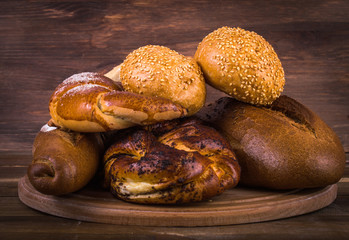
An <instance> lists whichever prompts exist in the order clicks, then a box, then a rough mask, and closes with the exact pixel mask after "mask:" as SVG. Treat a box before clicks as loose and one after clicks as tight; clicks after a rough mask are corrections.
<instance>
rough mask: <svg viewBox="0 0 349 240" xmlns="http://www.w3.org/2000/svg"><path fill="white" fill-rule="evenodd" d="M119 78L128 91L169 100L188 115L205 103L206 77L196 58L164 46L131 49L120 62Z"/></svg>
mask: <svg viewBox="0 0 349 240" xmlns="http://www.w3.org/2000/svg"><path fill="white" fill-rule="evenodd" d="M114 75H115V74H114ZM120 80H121V82H122V85H123V87H124V88H125V90H126V91H129V92H134V93H139V94H143V95H145V96H158V97H163V98H166V99H169V100H171V101H173V102H174V103H177V104H179V105H181V106H182V107H184V108H186V109H187V110H188V115H193V114H194V113H196V112H197V111H199V110H200V109H201V108H202V107H203V105H204V104H205V99H206V86H205V79H204V77H203V75H202V72H201V69H200V67H199V66H198V64H197V63H196V61H195V60H194V59H193V58H191V57H185V56H183V55H181V54H179V53H177V52H176V51H173V50H171V49H169V48H167V47H164V46H157V45H147V46H144V47H140V48H138V49H136V50H134V51H133V52H131V53H130V54H129V55H128V56H127V57H126V59H125V61H124V62H123V63H122V64H121V68H120Z"/></svg>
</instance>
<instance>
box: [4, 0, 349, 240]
mask: <svg viewBox="0 0 349 240" xmlns="http://www.w3.org/2000/svg"><path fill="white" fill-rule="evenodd" d="M348 12H349V2H348V1H346V0H320V1H315V0H310V1H301V0H291V1H281V0H280V1H258V0H245V1H239V0H238V1H235V0H234V1H230V0H218V1H209V0H193V1H187V0H175V1H169V0H164V1H147V0H130V1H124V0H122V1H95V0H87V1H82V0H67V1H57V0H31V1H24V0H12V1H0V79H1V84H0V101H1V103H2V104H0V140H1V141H0V203H1V204H0V238H1V239H35V240H37V239H71V238H76V239H163V238H165V239H168V240H170V239H232V238H234V239H256V238H258V239H331V240H332V239H347V236H348V235H349V229H348V227H347V226H348V223H349V214H348V213H349V209H348V206H349V184H348V182H349V181H348V177H349V175H348V173H349V172H348V167H347V168H346V172H345V175H344V178H343V179H342V180H341V182H340V183H339V184H338V186H339V188H338V197H337V199H336V200H335V201H334V202H333V203H332V204H331V205H330V206H328V207H326V208H324V209H322V210H320V211H316V212H313V213H310V214H306V215H303V216H298V217H292V218H288V219H283V220H278V221H269V222H263V223H252V224H242V225H231V226H216V227H200V228H195V227H184V228H183V227H141V226H121V225H112V224H99V223H89V222H82V221H76V220H69V219H65V218H58V217H54V216H50V215H46V214H43V213H41V212H38V211H35V210H32V209H31V208H29V207H27V206H25V205H24V204H22V203H21V202H20V200H19V199H18V196H17V182H18V180H19V179H20V178H21V177H22V176H24V174H25V172H26V168H27V166H28V164H29V163H30V161H31V156H30V152H31V147H32V142H33V140H34V137H35V135H36V133H37V132H38V131H39V129H40V127H41V126H42V125H43V124H44V123H45V122H46V121H48V120H49V114H48V100H49V98H50V95H51V94H52V92H53V90H54V88H55V87H56V86H57V85H58V84H59V83H60V82H61V81H63V80H64V79H65V78H67V77H69V76H70V75H72V74H75V73H78V72H82V71H102V70H106V69H107V70H110V69H111V68H112V67H113V66H114V65H117V64H119V63H121V62H122V61H123V59H124V58H125V57H126V55H127V54H128V53H129V52H130V51H132V50H134V49H136V48H138V47H140V46H143V45H146V44H160V45H165V46H167V47H170V48H172V49H174V50H177V51H179V52H180V53H182V54H185V55H188V56H190V55H193V54H194V52H195V50H196V46H197V44H198V43H199V42H200V41H201V39H202V38H203V37H204V36H205V35H207V34H208V33H209V32H211V31H213V30H214V29H216V28H218V27H221V26H232V27H233V26H239V27H241V28H245V29H247V30H253V31H256V32H257V33H258V34H260V35H262V36H264V37H265V38H266V39H267V40H268V41H269V42H270V43H271V44H272V46H273V47H274V49H275V50H276V52H277V53H278V55H279V57H280V59H281V61H282V64H283V66H284V69H285V73H286V86H285V94H287V95H289V96H291V97H293V98H295V99H296V100H298V101H300V102H302V103H303V104H305V105H306V106H308V107H309V108H311V109H312V110H314V111H315V112H316V113H317V114H319V115H320V117H321V118H323V119H324V121H325V122H326V123H328V124H329V125H330V126H331V127H332V128H333V129H334V130H335V132H336V133H337V134H338V135H339V137H340V139H341V141H342V143H343V145H344V148H345V151H346V152H347V162H349V161H348V160H349V158H348V156H349V155H348V152H349V107H348V106H349V94H348V93H349V80H348V79H349V75H348V69H349V42H348V39H349V18H348ZM208 88H209V92H210V95H209V96H208V98H207V100H208V102H211V101H213V100H214V99H216V98H218V97H219V96H221V95H222V94H221V93H219V92H217V91H216V90H214V89H212V88H210V87H208Z"/></svg>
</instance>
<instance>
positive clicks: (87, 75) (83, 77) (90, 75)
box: [65, 72, 98, 83]
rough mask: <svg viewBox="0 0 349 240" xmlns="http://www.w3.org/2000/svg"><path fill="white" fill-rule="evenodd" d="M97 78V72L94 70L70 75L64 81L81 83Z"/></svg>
mask: <svg viewBox="0 0 349 240" xmlns="http://www.w3.org/2000/svg"><path fill="white" fill-rule="evenodd" d="M96 78H98V73H94V72H82V73H77V74H74V75H72V76H70V77H69V78H68V79H66V80H65V82H66V83H81V82H89V81H93V80H96Z"/></svg>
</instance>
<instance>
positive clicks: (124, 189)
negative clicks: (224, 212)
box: [104, 118, 240, 204]
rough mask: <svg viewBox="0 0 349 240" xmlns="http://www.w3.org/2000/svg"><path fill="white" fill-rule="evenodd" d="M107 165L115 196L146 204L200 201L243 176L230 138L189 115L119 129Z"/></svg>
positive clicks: (107, 179) (233, 183)
mask: <svg viewBox="0 0 349 240" xmlns="http://www.w3.org/2000/svg"><path fill="white" fill-rule="evenodd" d="M104 169H105V186H106V187H108V188H110V189H111V192H112V193H113V194H114V195H116V196H117V197H118V198H120V199H123V200H125V201H129V202H135V203H145V204H175V203H188V202H197V201H202V200H205V199H208V198H211V197H213V196H216V195H218V194H221V193H222V192H223V191H224V190H225V189H228V188H232V187H234V186H236V185H237V183H238V181H239V177H240V167H239V165H238V162H237V161H236V159H235V155H234V153H233V152H232V151H231V149H230V146H229V143H228V142H227V141H226V140H225V139H224V138H223V137H222V136H221V135H220V134H219V133H218V132H217V131H216V130H214V129H213V128H210V127H207V126H204V125H203V124H201V123H200V122H198V121H197V120H195V119H190V118H189V119H183V120H172V121H168V122H162V123H158V124H155V125H151V126H148V127H146V128H143V129H131V130H126V132H124V133H119V134H118V138H117V140H116V142H115V143H114V144H112V145H111V146H110V147H109V148H108V150H107V151H106V153H105V155H104Z"/></svg>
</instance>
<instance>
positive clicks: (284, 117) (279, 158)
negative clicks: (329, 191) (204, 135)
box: [200, 96, 345, 189]
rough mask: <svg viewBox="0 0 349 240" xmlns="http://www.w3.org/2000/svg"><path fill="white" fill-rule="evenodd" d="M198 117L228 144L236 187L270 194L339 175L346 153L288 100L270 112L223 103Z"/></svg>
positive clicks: (328, 132) (326, 128) (327, 181)
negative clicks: (238, 174)
mask: <svg viewBox="0 0 349 240" xmlns="http://www.w3.org/2000/svg"><path fill="white" fill-rule="evenodd" d="M200 116H201V118H202V119H206V120H207V121H210V122H211V123H212V125H214V126H215V127H216V128H217V129H218V130H219V131H220V132H221V133H222V134H223V135H224V136H225V137H226V138H227V140H228V141H229V142H230V145H231V146H232V149H233V151H234V152H235V153H236V155H237V158H238V159H239V164H240V165H241V170H242V171H241V181H240V183H241V184H244V185H248V186H253V187H266V188H271V189H293V188H314V187H323V186H326V185H329V184H334V183H336V182H338V181H339V179H340V178H341V177H342V175H343V171H344V167H345V153H344V150H343V146H342V145H341V142H340V140H339V138H338V137H337V135H336V134H335V132H334V131H333V130H332V129H331V128H330V127H329V126H328V125H327V124H326V123H325V122H324V121H322V120H321V119H320V117H319V116H317V115H316V114H315V113H314V112H312V111H311V110H310V109H308V108H307V107H305V106H304V105H302V104H301V103H299V102H297V101H296V100H294V99H292V98H289V97H287V96H281V97H279V98H278V99H277V100H275V101H274V102H273V104H272V105H271V106H270V107H257V106H253V105H250V104H247V103H243V102H239V101H236V100H234V99H232V98H222V99H220V100H218V101H217V102H216V103H215V104H213V105H212V106H211V107H209V108H207V109H204V110H203V111H202V112H201V113H200Z"/></svg>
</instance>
